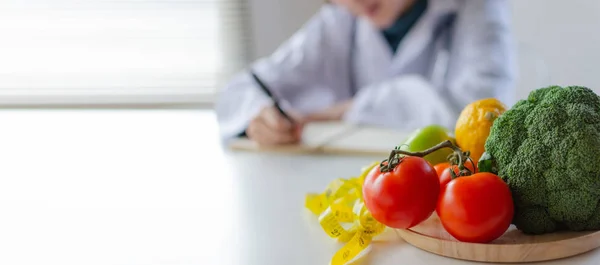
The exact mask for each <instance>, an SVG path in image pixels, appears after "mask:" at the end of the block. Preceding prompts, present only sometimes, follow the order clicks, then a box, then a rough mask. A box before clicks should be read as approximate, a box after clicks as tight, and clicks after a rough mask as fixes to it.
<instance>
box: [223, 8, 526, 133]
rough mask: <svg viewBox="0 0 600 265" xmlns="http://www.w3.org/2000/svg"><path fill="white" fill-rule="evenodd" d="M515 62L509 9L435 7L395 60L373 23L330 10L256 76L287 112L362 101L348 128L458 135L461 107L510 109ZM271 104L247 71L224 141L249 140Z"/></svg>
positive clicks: (234, 88) (226, 92) (227, 106)
mask: <svg viewBox="0 0 600 265" xmlns="http://www.w3.org/2000/svg"><path fill="white" fill-rule="evenodd" d="M452 18H454V19H452ZM355 19H356V24H355V29H356V31H354V32H355V36H354V38H355V40H356V42H355V45H354V50H353V51H351V50H350V49H351V45H350V43H351V39H352V28H353V27H352V25H353V22H352V21H353V20H355ZM451 21H453V23H449V22H451ZM351 62H353V64H352V67H350V64H351ZM514 62H515V60H514V51H513V40H512V35H511V28H510V13H509V6H508V1H507V0H430V2H429V6H428V9H427V10H426V12H425V13H424V14H423V15H422V17H421V18H420V19H419V20H418V21H417V23H416V24H415V25H414V27H413V28H412V29H411V31H410V32H409V33H408V34H407V35H406V36H405V37H404V39H403V40H402V42H401V43H400V45H399V46H398V49H397V52H396V54H393V53H392V51H391V50H390V47H389V45H388V43H387V42H386V40H385V38H384V37H383V35H382V33H381V31H380V29H377V28H375V27H374V26H373V25H372V24H371V23H370V22H368V21H367V20H365V19H360V18H359V19H357V18H355V17H354V16H352V15H351V14H350V13H349V12H348V11H347V10H346V9H345V8H342V7H339V6H335V5H325V6H323V7H322V8H321V9H320V10H319V12H318V13H317V14H316V15H315V16H314V17H312V18H311V19H310V20H309V21H308V22H307V23H306V24H305V25H304V26H303V27H302V28H301V29H300V30H299V31H298V32H296V33H295V34H294V35H293V36H292V37H291V38H290V39H289V40H288V41H286V42H285V43H283V44H282V45H281V46H280V47H279V48H278V49H277V51H276V52H274V53H273V54H272V55H271V56H269V57H266V58H262V59H260V60H257V61H256V62H255V63H253V64H252V65H251V66H250V67H251V68H252V69H253V70H254V71H255V72H256V73H257V75H258V76H260V77H261V79H262V80H263V82H265V83H266V84H267V85H268V86H269V87H270V88H271V90H272V91H273V93H274V94H276V95H277V97H278V98H279V99H280V100H282V106H283V108H284V109H293V110H294V111H296V112H299V113H301V114H307V113H310V112H315V111H318V110H321V109H325V108H327V107H330V106H331V105H333V104H335V103H336V102H340V101H344V100H347V99H350V98H354V103H353V105H352V107H351V109H350V110H349V111H347V113H346V114H345V115H344V117H343V119H344V120H345V121H347V122H349V123H358V124H369V125H381V126H388V127H393V128H399V129H404V130H413V129H415V128H418V127H421V126H425V125H429V124H440V125H443V126H446V127H448V128H454V125H455V121H456V118H457V117H458V115H459V113H460V111H461V110H462V108H463V107H464V106H466V105H467V104H468V103H470V102H472V101H474V100H477V99H481V98H487V97H496V98H498V99H500V100H502V101H503V102H505V103H506V104H511V103H512V100H513V99H512V95H513V94H514V93H513V89H514V88H513V85H514V79H515V72H516V70H515V64H514ZM351 77H353V78H351ZM351 83H354V87H355V90H356V91H357V92H356V94H354V95H353V93H352V92H351V91H352V90H351V89H350V84H351ZM268 105H272V101H271V100H270V99H269V98H267V96H266V95H265V94H264V93H263V92H262V91H261V90H260V89H259V87H258V85H257V84H256V83H255V82H254V81H253V80H252V79H251V77H250V75H249V73H248V72H247V71H244V72H241V73H239V74H238V75H237V76H235V77H234V78H233V80H231V82H229V83H228V84H227V85H226V86H225V87H224V88H222V89H221V90H220V92H219V95H218V100H217V102H216V107H215V109H216V113H217V118H218V122H219V125H220V131H221V138H222V140H225V141H226V140H228V139H230V138H232V137H236V136H237V135H238V134H240V133H242V132H243V131H244V130H245V129H246V127H247V126H248V124H249V122H250V120H251V119H252V118H253V117H254V116H255V115H257V113H258V112H259V111H260V110H261V109H262V108H263V107H265V106H268Z"/></svg>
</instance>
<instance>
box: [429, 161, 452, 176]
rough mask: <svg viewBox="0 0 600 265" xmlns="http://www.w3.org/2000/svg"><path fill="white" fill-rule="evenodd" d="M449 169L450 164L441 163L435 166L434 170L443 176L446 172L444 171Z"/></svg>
mask: <svg viewBox="0 0 600 265" xmlns="http://www.w3.org/2000/svg"><path fill="white" fill-rule="evenodd" d="M449 167H450V162H444V163H439V164H437V165H435V166H434V167H433V168H435V172H436V173H437V175H438V176H441V175H442V172H444V170H445V169H447V168H449Z"/></svg>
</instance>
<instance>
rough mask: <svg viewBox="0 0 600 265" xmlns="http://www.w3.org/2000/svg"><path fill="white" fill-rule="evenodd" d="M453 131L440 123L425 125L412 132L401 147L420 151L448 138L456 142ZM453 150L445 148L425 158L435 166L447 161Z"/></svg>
mask: <svg viewBox="0 0 600 265" xmlns="http://www.w3.org/2000/svg"><path fill="white" fill-rule="evenodd" d="M451 133H452V132H451V131H450V130H448V129H447V128H445V127H443V126H440V125H429V126H425V127H423V128H420V129H417V130H415V131H414V132H412V133H411V134H410V135H409V136H408V138H407V139H406V140H405V141H404V143H402V145H401V149H402V150H405V151H409V152H420V151H424V150H426V149H429V148H431V147H433V146H435V145H437V144H439V143H441V142H443V141H446V140H450V141H452V142H453V143H455V142H456V140H454V137H452V135H451ZM452 152H453V151H452V149H450V148H443V149H440V150H437V151H435V152H433V153H431V154H429V155H427V156H425V157H423V158H424V159H425V160H427V161H428V162H429V163H430V164H431V165H432V166H435V165H437V164H439V163H442V162H446V161H447V158H448V156H449V155H450V154H452Z"/></svg>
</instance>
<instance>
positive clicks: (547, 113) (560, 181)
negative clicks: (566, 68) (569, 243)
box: [485, 86, 600, 234]
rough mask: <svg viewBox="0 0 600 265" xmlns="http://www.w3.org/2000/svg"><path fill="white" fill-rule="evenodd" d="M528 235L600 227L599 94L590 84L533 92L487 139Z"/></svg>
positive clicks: (519, 224) (498, 122)
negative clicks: (590, 87) (591, 88)
mask: <svg viewBox="0 0 600 265" xmlns="http://www.w3.org/2000/svg"><path fill="white" fill-rule="evenodd" d="M485 150H486V153H488V154H489V155H491V157H493V159H495V162H496V165H497V168H498V175H499V176H500V177H501V178H502V179H503V180H504V181H505V182H506V183H507V184H508V185H509V187H510V188H511V191H512V194H513V201H514V205H515V216H514V218H513V224H515V225H516V227H517V228H518V229H519V230H521V231H523V232H524V233H528V234H543V233H549V232H554V231H557V230H563V229H568V230H573V231H581V230H596V229H600V203H599V201H600V97H599V96H598V95H596V94H595V93H594V92H593V91H592V90H590V89H589V88H586V87H580V86H570V87H559V86H552V87H546V88H541V89H538V90H535V91H533V92H532V93H530V95H529V97H528V98H527V99H526V100H520V101H519V102H517V104H515V105H514V106H513V108H511V109H510V110H508V111H506V112H505V113H504V114H503V115H501V116H500V117H499V118H498V119H496V121H495V122H494V124H493V126H492V128H491V131H490V134H489V137H488V139H487V141H486V143H485Z"/></svg>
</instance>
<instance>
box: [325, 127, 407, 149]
mask: <svg viewBox="0 0 600 265" xmlns="http://www.w3.org/2000/svg"><path fill="white" fill-rule="evenodd" d="M409 134H410V132H404V131H399V130H394V129H389V128H382V127H373V126H361V127H360V128H356V129H354V131H352V132H351V133H348V134H347V135H345V136H344V137H340V138H338V139H335V140H333V141H330V142H329V143H327V145H326V146H325V148H324V149H325V152H336V153H348V154H366V155H371V154H372V155H377V156H386V155H389V153H390V152H391V151H392V149H394V147H396V146H397V145H400V144H401V143H402V142H404V141H405V140H406V138H407V137H408V136H409Z"/></svg>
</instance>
